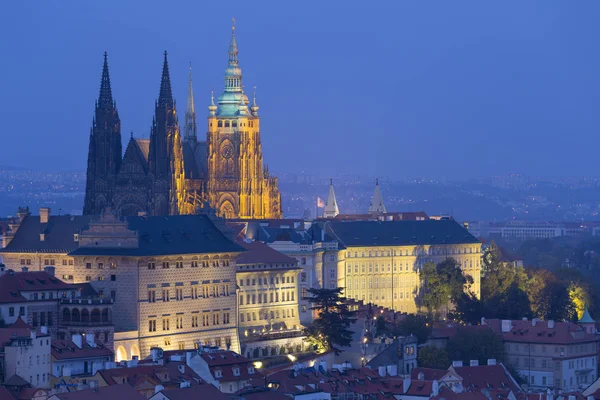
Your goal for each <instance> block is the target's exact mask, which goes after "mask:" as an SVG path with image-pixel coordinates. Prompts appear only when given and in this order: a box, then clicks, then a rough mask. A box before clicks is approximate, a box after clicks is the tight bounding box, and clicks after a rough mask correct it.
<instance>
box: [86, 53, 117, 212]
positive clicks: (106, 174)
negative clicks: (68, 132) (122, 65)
mask: <svg viewBox="0 0 600 400" xmlns="http://www.w3.org/2000/svg"><path fill="white" fill-rule="evenodd" d="M121 156H122V145H121V121H120V120H119V113H118V112H117V105H116V102H115V101H114V100H113V97H112V90H111V87H110V76H109V74H108V55H107V54H106V52H104V66H103V68H102V79H101V81H100V95H99V96H98V101H96V110H95V114H94V119H93V122H92V128H91V129H90V146H89V153H88V166H87V181H86V188H85V202H84V206H83V213H84V214H85V215H99V214H100V213H101V212H102V209H104V208H105V207H107V206H108V207H110V206H111V205H112V196H113V188H114V184H115V180H116V176H117V173H118V172H119V167H120V165H121Z"/></svg>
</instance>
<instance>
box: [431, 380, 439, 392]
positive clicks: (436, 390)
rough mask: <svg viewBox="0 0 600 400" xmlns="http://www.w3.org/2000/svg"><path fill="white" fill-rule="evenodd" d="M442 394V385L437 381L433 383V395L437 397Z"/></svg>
mask: <svg viewBox="0 0 600 400" xmlns="http://www.w3.org/2000/svg"><path fill="white" fill-rule="evenodd" d="M439 393H440V384H439V383H438V381H437V380H434V381H433V382H431V394H433V395H434V396H437V395H438V394H439Z"/></svg>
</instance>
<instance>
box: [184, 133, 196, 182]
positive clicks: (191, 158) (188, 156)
mask: <svg viewBox="0 0 600 400" xmlns="http://www.w3.org/2000/svg"><path fill="white" fill-rule="evenodd" d="M181 147H182V153H183V170H184V172H185V178H186V179H200V172H199V171H198V165H197V163H196V156H195V154H194V149H193V148H192V144H191V143H189V142H183V144H182V146H181Z"/></svg>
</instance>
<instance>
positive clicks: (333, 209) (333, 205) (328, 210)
mask: <svg viewBox="0 0 600 400" xmlns="http://www.w3.org/2000/svg"><path fill="white" fill-rule="evenodd" d="M339 213H340V209H339V208H338V205H337V200H336V199H335V191H334V190H333V179H330V180H329V194H328V195H327V203H325V210H324V211H323V216H324V217H325V218H335V217H336V216H337V215H338V214H339Z"/></svg>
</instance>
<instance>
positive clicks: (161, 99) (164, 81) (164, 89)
mask: <svg viewBox="0 0 600 400" xmlns="http://www.w3.org/2000/svg"><path fill="white" fill-rule="evenodd" d="M158 105H159V106H165V105H166V106H168V107H173V105H174V104H173V92H172V91H171V76H170V75H169V63H168V61H167V51H166V50H165V60H164V62H163V69H162V77H161V78H160V93H159V95H158Z"/></svg>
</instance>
